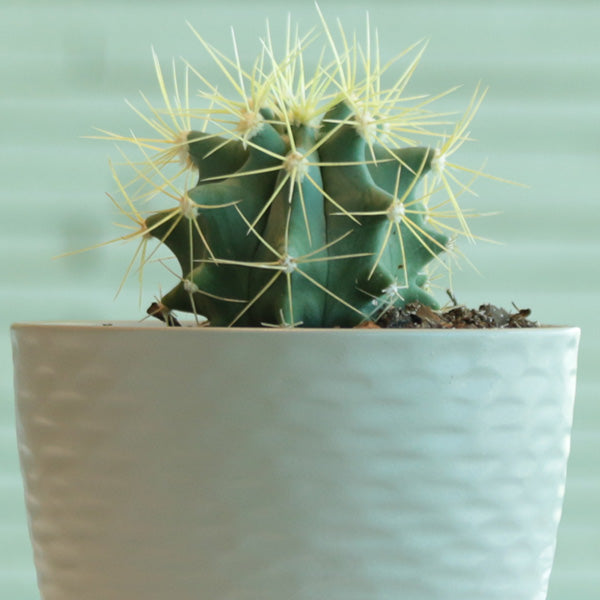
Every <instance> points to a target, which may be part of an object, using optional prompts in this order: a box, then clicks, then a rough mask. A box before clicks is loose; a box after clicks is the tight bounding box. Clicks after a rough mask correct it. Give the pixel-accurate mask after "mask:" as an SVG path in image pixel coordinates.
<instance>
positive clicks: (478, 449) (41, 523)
mask: <svg viewBox="0 0 600 600" xmlns="http://www.w3.org/2000/svg"><path fill="white" fill-rule="evenodd" d="M578 339H579V330H577V329H575V328H543V329H526V330H469V331H465V330H462V331H455V330H445V331H440V330H427V331H415V330H412V331H410V330H312V331H310V330H244V329H209V328H204V329H193V328H173V329H165V328H162V327H147V326H146V327H127V326H101V325H87V326H81V325H76V324H71V325H69V324H65V325H57V324H56V325H53V324H45V325H44V324H42V325H17V326H14V328H13V343H14V355H15V384H16V394H17V398H16V401H17V419H18V438H19V445H20V456H21V462H22V468H23V473H24V480H25V491H26V502H27V506H28V512H29V519H30V530H31V535H32V539H33V547H34V554H35V562H36V567H37V571H38V579H39V585H40V589H41V592H42V597H43V599H44V600H167V599H168V600H198V599H199V598H201V599H202V600H398V599H400V598H406V599H407V600H457V599H460V600H483V599H485V600H508V599H510V600H543V599H544V598H545V597H546V590H547V584H548V578H549V575H550V569H551V566H552V560H553V556H554V549H555V540H556V530H557V526H558V522H559V519H560V514H561V508H562V500H563V493H564V484H565V475H566V465H567V456H568V452H569V439H570V437H569V436H570V428H571V421H572V408H573V399H574V394H575V369H576V360H577V345H578Z"/></svg>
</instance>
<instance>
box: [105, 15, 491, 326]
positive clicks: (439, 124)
mask: <svg viewBox="0 0 600 600" xmlns="http://www.w3.org/2000/svg"><path fill="white" fill-rule="evenodd" d="M319 16H320V19H321V24H320V31H319V32H317V34H315V32H314V31H313V32H311V33H310V34H308V35H307V36H305V37H301V36H300V35H299V34H298V33H295V34H292V33H291V31H292V28H291V27H288V35H287V41H286V47H285V52H283V56H282V58H278V57H277V53H276V51H275V49H274V43H273V41H272V38H271V35H270V33H269V31H268V30H267V35H266V37H264V38H263V39H262V40H261V42H262V51H261V53H260V54H259V56H258V58H257V60H256V61H255V63H254V66H253V67H252V69H251V70H248V71H247V70H245V69H244V68H243V66H242V63H241V61H240V58H239V53H238V50H237V46H236V44H235V38H234V49H235V52H234V57H233V58H228V57H227V56H226V55H224V54H223V53H222V52H220V51H219V50H217V49H215V48H214V47H213V46H211V45H210V44H208V42H206V41H205V40H204V39H202V38H201V37H200V35H199V34H198V33H197V32H195V31H194V33H195V34H196V36H197V37H198V39H199V41H200V43H201V45H202V46H203V48H204V50H205V51H206V52H208V54H209V55H210V57H211V58H212V59H213V60H214V63H215V64H216V65H217V67H218V70H219V71H220V74H221V76H222V77H224V79H225V87H227V86H229V87H230V88H231V92H232V93H231V94H229V95H226V94H224V93H222V91H221V89H222V88H221V86H219V87H218V86H217V85H216V84H214V83H211V82H210V81H208V80H207V79H206V78H205V77H204V75H203V74H202V73H200V72H199V71H198V70H197V69H196V68H195V67H194V66H193V64H191V63H187V62H185V64H184V68H185V72H184V80H183V81H181V80H180V81H178V79H177V73H176V70H175V67H174V69H173V74H174V86H173V87H174V91H173V92H170V91H168V90H167V85H166V83H165V78H164V77H163V71H162V68H161V66H160V63H159V61H158V59H157V58H156V55H155V56H154V59H155V68H156V72H157V76H158V80H159V83H160V89H161V93H162V99H163V102H164V108H160V109H158V108H155V107H154V106H153V105H152V104H151V103H150V102H149V101H148V100H147V99H146V98H145V97H144V100H145V102H146V108H147V109H148V110H149V112H148V111H146V112H144V111H142V110H138V109H135V110H136V112H137V113H138V115H139V116H140V117H142V118H143V120H144V122H145V124H146V126H150V127H151V128H152V129H153V130H154V134H157V135H151V136H150V137H142V136H139V137H138V136H137V135H134V134H131V135H129V136H123V135H118V134H114V133H110V132H106V131H104V132H103V134H104V135H103V136H102V137H104V138H108V139H111V140H113V141H117V142H124V143H127V144H129V145H130V146H133V147H134V148H135V150H136V152H139V153H140V154H141V157H137V158H136V159H132V158H130V157H129V155H128V154H126V153H125V152H123V151H122V154H123V156H124V157H125V163H126V166H127V167H128V168H130V169H131V170H132V171H133V176H132V177H129V178H128V179H127V180H125V179H123V178H122V176H121V175H120V174H119V175H118V174H117V169H116V168H113V174H114V176H115V179H116V182H117V184H118V190H119V196H118V197H117V199H115V203H116V204H117V205H118V206H119V207H120V209H121V211H122V212H123V213H124V214H125V215H126V216H127V217H128V218H129V219H130V220H132V221H133V222H134V223H135V225H136V227H135V231H134V232H133V233H131V234H128V235H126V236H122V237H120V238H118V239H119V240H123V239H135V238H137V239H138V240H139V241H140V248H138V253H137V255H136V256H138V257H140V273H141V270H142V267H143V266H144V264H145V263H146V262H147V261H148V260H150V258H151V257H152V256H153V254H154V253H153V252H152V253H150V252H148V250H147V247H146V246H147V244H148V243H149V242H151V241H152V240H153V239H154V240H158V242H159V243H160V244H161V245H164V246H166V247H167V248H168V250H169V251H170V253H172V255H174V257H175V258H176V260H177V263H178V268H177V267H175V266H169V263H168V260H165V261H164V263H165V266H166V267H167V268H168V270H169V271H170V275H169V277H173V278H176V279H175V281H174V283H175V285H174V287H172V289H171V290H170V291H168V292H167V293H165V294H164V295H162V296H161V297H160V299H159V301H158V302H155V303H153V305H152V307H151V308H150V309H149V312H150V313H151V314H153V315H154V316H157V317H159V318H162V319H163V320H166V321H167V322H169V321H170V320H171V318H172V314H173V311H176V312H177V311H183V312H187V313H191V314H193V315H194V316H195V317H196V320H197V321H198V322H201V320H202V322H205V321H208V324H210V325H213V326H246V327H248V326H287V327H289V326H303V327H353V326H356V325H358V324H360V323H362V322H365V321H369V320H370V321H373V320H377V318H378V315H380V314H382V312H383V311H384V310H385V309H387V308H391V307H403V306H404V305H405V304H407V303H409V302H414V301H419V302H421V303H423V304H426V305H428V306H431V307H434V308H435V307H437V304H436V301H435V299H434V298H433V296H432V295H431V294H430V284H431V281H432V269H433V270H435V269H436V268H437V267H439V269H437V270H438V271H441V272H443V271H445V270H447V269H448V268H449V264H448V261H447V260H445V259H444V255H445V256H450V257H452V256H453V255H454V253H455V252H456V250H455V249H454V244H453V242H454V238H455V237H456V236H457V235H466V236H467V237H469V238H470V239H472V235H471V234H470V232H469V229H468V226H467V223H466V217H467V216H468V215H466V214H465V211H464V210H462V209H461V208H460V206H459V204H458V201H457V199H458V198H459V196H460V195H461V194H463V193H464V192H465V191H466V190H467V189H468V186H469V185H470V183H471V181H463V180H464V179H465V177H464V176H465V174H466V176H467V178H468V179H469V180H472V179H474V178H475V177H477V176H478V175H483V173H480V172H479V171H476V170H473V169H466V168H464V167H459V166H458V165H456V164H454V163H453V162H452V155H453V153H454V152H455V151H456V150H457V149H458V148H459V147H460V146H461V145H462V144H463V143H464V142H465V141H467V140H468V137H469V135H468V127H469V124H470V122H471V120H472V118H473V116H474V114H475V112H476V110H477V108H478V106H479V104H480V102H481V100H482V98H483V96H484V94H485V91H481V90H480V89H479V88H478V89H477V90H476V91H475V93H474V95H473V97H472V99H471V101H470V103H469V105H468V107H467V109H466V111H465V113H464V114H463V115H462V116H461V117H460V118H459V119H458V120H457V122H450V121H448V120H447V119H448V117H447V116H445V115H442V114H440V113H436V112H434V111H432V110H431V105H432V103H433V102H434V101H435V100H438V99H439V98H440V97H441V96H443V95H445V93H446V92H444V93H441V94H437V95H435V96H417V97H414V96H413V97H412V98H411V97H410V96H409V95H407V93H406V86H407V84H408V82H409V79H410V76H411V75H412V73H413V71H414V69H415V67H416V65H417V63H418V61H419V59H420V57H421V54H422V52H423V47H422V46H419V45H415V46H413V47H411V48H409V49H408V50H406V51H404V52H402V53H401V54H400V55H399V56H398V57H396V59H394V60H392V61H390V62H387V63H386V64H385V65H384V64H383V63H382V58H381V57H380V54H379V49H378V45H377V43H376V42H377V36H376V34H374V33H373V32H372V31H371V29H370V25H369V23H368V22H367V31H366V42H365V43H364V44H362V45H361V44H360V43H359V42H357V41H356V36H353V37H352V39H350V37H349V36H347V35H346V34H345V32H344V30H343V29H342V28H341V26H340V27H339V28H335V30H334V29H333V28H331V27H330V26H328V24H327V22H326V20H325V18H324V17H323V16H322V14H321V13H320V11H319ZM367 21H368V20H367ZM319 41H321V42H322V51H321V52H320V55H319V52H317V55H316V58H314V59H313V60H312V65H313V68H312V69H311V74H308V72H307V71H308V66H307V65H308V63H309V59H308V57H307V53H308V51H309V49H310V50H311V56H312V50H313V49H314V48H315V46H316V45H317V44H318V43H319ZM319 56H320V57H319ZM401 60H402V61H407V63H408V64H407V66H405V67H402V68H401V69H400V68H399V66H398V63H399V61H401ZM396 70H398V71H399V73H398V76H397V77H396V79H395V80H394V81H393V83H392V84H391V86H389V85H388V86H386V85H384V82H383V75H384V73H385V74H386V79H387V78H389V77H390V76H391V75H392V74H393V73H394V71H396ZM191 77H195V78H197V79H198V80H199V83H200V87H201V89H200V92H199V95H200V98H201V101H202V102H204V108H192V107H190V103H189V99H188V98H189V90H190V78H191ZM180 79H181V78H180ZM392 79H394V78H393V77H392ZM422 140H424V141H422ZM461 176H462V179H461ZM161 198H162V199H164V200H166V201H167V208H164V204H163V208H156V209H153V208H150V209H149V208H148V207H149V206H150V202H151V201H152V202H156V201H157V200H160V199H161ZM171 264H172V263H171ZM129 271H131V269H129ZM436 277H437V276H436ZM433 279H435V278H433Z"/></svg>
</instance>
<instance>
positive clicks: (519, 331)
mask: <svg viewBox="0 0 600 600" xmlns="http://www.w3.org/2000/svg"><path fill="white" fill-rule="evenodd" d="M181 325H182V326H181V327H168V326H167V325H166V324H164V323H160V322H158V321H133V320H115V321H108V320H107V321H23V322H16V323H12V324H11V326H10V329H11V331H18V330H27V329H30V330H31V329H40V330H52V329H54V330H58V331H69V330H70V331H77V330H79V331H94V330H96V331H121V332H126V331H131V332H138V331H166V332H169V333H168V335H178V333H176V332H179V334H181V332H184V331H186V332H189V331H215V332H217V331H220V332H229V333H228V334H227V335H229V334H233V333H234V332H237V333H240V334H243V335H247V334H249V333H259V332H260V333H261V334H263V335H281V333H282V332H293V333H294V335H307V334H309V333H310V334H313V335H314V334H315V333H319V334H321V335H323V334H326V333H332V334H333V335H340V334H342V332H344V333H345V334H347V333H346V332H353V333H352V335H354V334H355V332H360V333H361V334H363V335H365V334H366V335H444V336H448V335H486V334H488V335H489V334H490V333H494V334H497V333H499V332H506V333H505V334H506V335H527V334H530V335H531V334H533V335H544V334H548V333H557V332H566V331H572V332H578V333H580V332H581V329H580V327H578V326H574V325H540V326H538V327H489V328H475V327H470V328H448V329H442V328H431V329H428V328H425V329H421V328H414V329H413V328H369V327H321V328H319V327H293V328H292V327H210V326H206V325H205V326H202V325H198V324H196V323H195V322H194V321H183V322H182V323H181ZM382 332H383V333H382ZM186 335H187V334H186ZM501 335H503V334H501Z"/></svg>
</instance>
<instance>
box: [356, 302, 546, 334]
mask: <svg viewBox="0 0 600 600" xmlns="http://www.w3.org/2000/svg"><path fill="white" fill-rule="evenodd" d="M530 314H531V310H529V309H528V308H524V309H518V308H516V307H515V311H514V312H509V311H507V310H504V309H503V308H498V307H497V306H494V305H492V304H482V305H481V306H480V307H479V308H466V307H464V306H459V305H455V306H451V307H450V308H445V309H442V310H433V309H432V308H430V307H429V306H426V305H424V304H420V303H419V302H412V303H410V304H407V305H406V306H405V307H404V308H401V309H400V308H391V309H389V310H387V311H386V312H384V313H383V314H381V315H380V316H379V318H378V319H377V321H376V322H372V323H368V324H366V325H365V326H366V327H379V328H402V329H491V328H508V327H512V328H523V327H539V326H540V325H539V323H537V322H536V321H531V320H530V319H529V315H530Z"/></svg>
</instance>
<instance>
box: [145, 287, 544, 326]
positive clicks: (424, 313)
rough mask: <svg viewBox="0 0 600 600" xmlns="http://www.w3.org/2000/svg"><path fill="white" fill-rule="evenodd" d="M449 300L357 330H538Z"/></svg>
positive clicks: (517, 315)
mask: <svg viewBox="0 0 600 600" xmlns="http://www.w3.org/2000/svg"><path fill="white" fill-rule="evenodd" d="M449 295H450V298H451V300H452V302H453V304H454V305H453V306H451V307H449V308H444V309H441V310H434V309H432V308H430V307H429V306H427V305H425V304H421V303H419V302H411V303H410V304H407V305H406V306H405V307H404V308H390V309H388V310H386V311H385V312H383V313H382V314H380V315H379V316H378V317H377V318H376V319H375V320H374V321H367V322H366V323H363V324H361V325H359V326H358V327H359V328H373V329H491V328H509V327H512V328H523V327H539V326H540V324H539V323H537V322H536V321H531V320H530V319H529V315H530V314H531V310H529V309H528V308H524V309H519V308H517V307H515V310H514V312H509V311H507V310H504V309H503V308H498V307H497V306H494V305H492V304H482V305H481V306H480V307H479V308H476V309H475V308H466V307H464V306H460V305H458V304H457V302H456V300H455V298H454V296H452V295H451V294H449ZM147 312H148V314H149V315H151V316H153V317H156V318H157V319H160V320H161V321H164V322H166V323H167V325H169V326H171V327H180V326H181V324H180V323H179V321H178V320H177V319H176V318H175V317H174V316H173V315H171V314H170V313H166V312H165V311H164V310H162V308H161V306H160V305H159V304H157V303H154V304H152V306H150V308H149V309H148V311H147Z"/></svg>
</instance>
